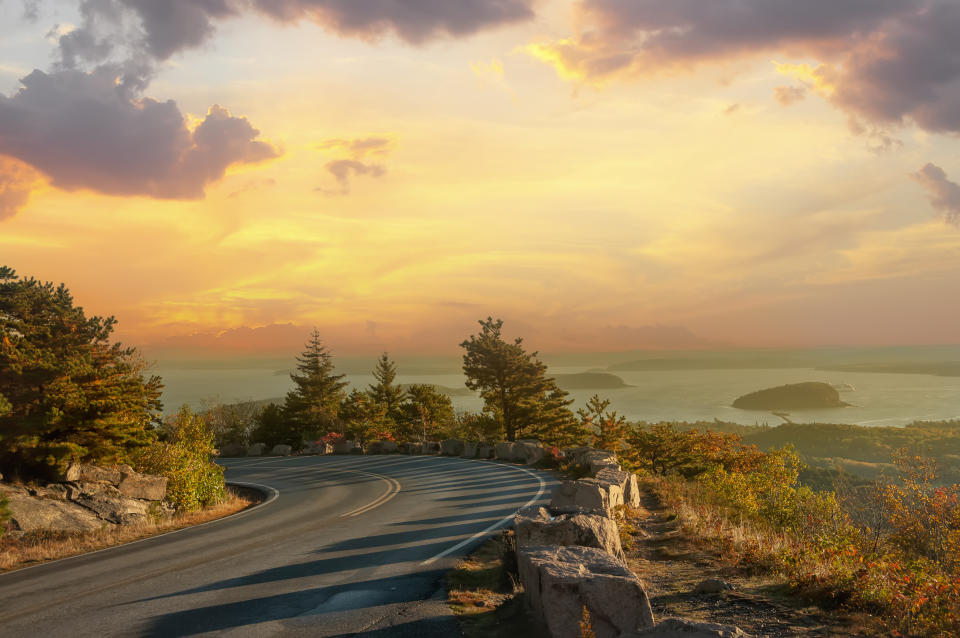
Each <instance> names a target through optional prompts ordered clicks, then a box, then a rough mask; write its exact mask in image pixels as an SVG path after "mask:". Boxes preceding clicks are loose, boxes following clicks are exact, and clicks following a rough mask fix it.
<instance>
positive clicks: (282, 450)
mask: <svg viewBox="0 0 960 638" xmlns="http://www.w3.org/2000/svg"><path fill="white" fill-rule="evenodd" d="M291 452H293V448H292V447H290V446H289V445H285V444H283V443H278V444H277V445H274V446H273V449H272V450H270V454H271V455H272V456H290V453H291Z"/></svg>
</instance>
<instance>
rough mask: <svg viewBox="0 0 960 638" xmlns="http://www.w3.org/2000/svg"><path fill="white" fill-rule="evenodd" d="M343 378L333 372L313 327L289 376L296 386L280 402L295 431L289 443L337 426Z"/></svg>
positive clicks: (301, 441) (343, 384)
mask: <svg viewBox="0 0 960 638" xmlns="http://www.w3.org/2000/svg"><path fill="white" fill-rule="evenodd" d="M343 377H344V375H342V374H336V373H335V372H334V366H333V356H332V355H331V354H330V352H329V351H327V349H326V347H325V346H324V345H323V343H322V342H321V340H320V331H319V330H317V329H316V328H314V329H313V332H311V333H310V338H309V339H308V340H307V342H306V344H305V346H304V350H303V352H302V353H301V354H300V355H298V356H297V372H296V373H294V374H291V375H290V378H291V379H292V380H293V382H294V383H295V384H296V387H295V388H294V389H293V390H291V391H290V392H288V393H287V397H286V400H285V402H284V415H285V416H286V418H287V419H289V421H290V422H291V426H292V429H293V432H294V433H295V434H294V435H292V436H291V438H293V439H296V440H292V441H291V442H290V445H293V446H295V447H300V446H301V445H302V444H303V441H304V440H305V437H307V436H309V435H313V434H319V433H322V432H326V431H328V430H330V429H331V428H334V427H337V413H338V411H339V408H340V403H341V402H342V401H343V399H344V388H346V387H347V382H346V381H344V380H343Z"/></svg>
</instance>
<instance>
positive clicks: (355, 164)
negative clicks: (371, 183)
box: [317, 159, 387, 195]
mask: <svg viewBox="0 0 960 638" xmlns="http://www.w3.org/2000/svg"><path fill="white" fill-rule="evenodd" d="M325 168H326V169H327V171H328V172H329V173H330V174H331V175H333V177H334V179H336V180H337V183H338V184H339V185H340V190H339V191H330V190H327V189H323V188H318V189H317V190H319V191H321V192H323V193H326V194H327V195H347V194H349V193H350V179H351V177H356V176H357V175H366V176H368V177H383V176H384V175H386V174H387V169H386V168H384V167H383V166H379V165H377V164H365V163H363V162H361V161H359V160H352V159H341V160H333V161H332V162H327V164H326V166H325Z"/></svg>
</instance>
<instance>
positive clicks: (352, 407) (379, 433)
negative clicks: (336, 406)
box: [340, 388, 393, 445]
mask: <svg viewBox="0 0 960 638" xmlns="http://www.w3.org/2000/svg"><path fill="white" fill-rule="evenodd" d="M340 417H341V419H342V421H343V423H344V425H345V427H346V434H347V437H348V438H350V439H353V440H354V441H357V442H358V443H360V445H364V444H365V443H368V442H370V441H377V440H382V439H387V438H390V437H392V436H393V433H392V432H391V427H390V426H391V425H392V423H391V422H390V420H389V419H388V418H387V413H386V408H385V406H384V405H382V404H379V403H374V401H373V399H371V398H370V395H369V394H368V393H366V392H362V391H360V390H357V389H356V388H354V389H353V390H351V391H350V394H349V395H347V397H346V398H345V399H344V400H343V404H342V406H341V408H340Z"/></svg>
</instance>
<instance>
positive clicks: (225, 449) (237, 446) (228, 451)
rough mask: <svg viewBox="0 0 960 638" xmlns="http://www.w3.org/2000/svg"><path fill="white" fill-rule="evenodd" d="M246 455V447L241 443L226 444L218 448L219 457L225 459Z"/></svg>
mask: <svg viewBox="0 0 960 638" xmlns="http://www.w3.org/2000/svg"><path fill="white" fill-rule="evenodd" d="M246 455H247V446H246V445H243V444H242V443H227V444H226V445H221V446H220V456H221V457H226V458H235V457H238V456H246Z"/></svg>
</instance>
